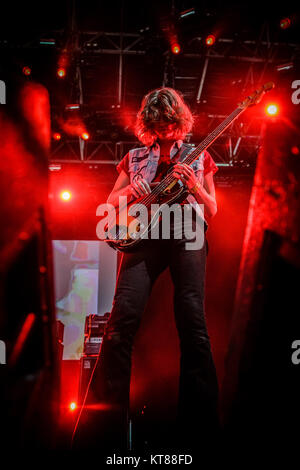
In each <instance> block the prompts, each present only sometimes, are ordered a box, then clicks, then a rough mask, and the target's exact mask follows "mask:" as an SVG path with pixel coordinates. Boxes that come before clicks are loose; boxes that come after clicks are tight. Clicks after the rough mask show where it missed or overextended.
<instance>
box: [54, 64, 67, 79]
mask: <svg viewBox="0 0 300 470" xmlns="http://www.w3.org/2000/svg"><path fill="white" fill-rule="evenodd" d="M56 74H57V76H58V77H59V78H64V77H65V76H66V69H65V68H63V67H60V68H59V69H57V72H56Z"/></svg>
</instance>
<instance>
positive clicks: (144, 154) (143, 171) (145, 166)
mask: <svg viewBox="0 0 300 470" xmlns="http://www.w3.org/2000/svg"><path fill="white" fill-rule="evenodd" d="M182 145H189V146H190V147H191V150H190V151H189V152H188V153H191V152H192V151H193V150H194V146H193V145H190V144H183V141H182V140H177V141H176V142H174V144H173V146H172V148H171V151H170V159H171V162H177V161H178V157H179V150H180V149H181V146H182ZM159 156H160V147H159V144H158V143H155V144H153V145H152V146H151V147H140V148H136V149H132V150H129V175H130V183H132V182H133V181H134V179H135V177H136V176H137V175H138V174H140V175H142V177H143V178H145V180H146V181H148V183H151V182H152V180H153V179H154V177H155V174H156V170H157V167H158V161H159ZM204 158H205V151H204V152H202V153H201V154H200V155H199V157H198V158H197V159H196V160H195V161H194V162H193V163H192V165H191V167H192V168H193V170H194V172H195V175H196V178H197V180H198V181H199V182H200V183H201V184H203V182H204ZM179 184H180V185H182V183H181V181H179ZM186 199H187V201H188V202H189V204H191V206H192V207H193V208H194V209H195V210H196V212H197V213H198V214H199V216H200V217H201V218H204V216H203V212H202V210H201V207H200V206H199V204H198V203H197V201H196V199H195V197H194V196H193V195H192V194H189V195H188V196H187V198H186Z"/></svg>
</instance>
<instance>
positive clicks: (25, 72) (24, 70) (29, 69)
mask: <svg viewBox="0 0 300 470" xmlns="http://www.w3.org/2000/svg"><path fill="white" fill-rule="evenodd" d="M22 72H23V74H24V75H26V76H28V75H31V68H30V67H23V70H22Z"/></svg>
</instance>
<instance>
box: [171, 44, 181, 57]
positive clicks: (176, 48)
mask: <svg viewBox="0 0 300 470" xmlns="http://www.w3.org/2000/svg"><path fill="white" fill-rule="evenodd" d="M171 50H172V52H173V54H179V52H180V45H179V44H178V43H177V42H175V43H174V44H172V47H171Z"/></svg>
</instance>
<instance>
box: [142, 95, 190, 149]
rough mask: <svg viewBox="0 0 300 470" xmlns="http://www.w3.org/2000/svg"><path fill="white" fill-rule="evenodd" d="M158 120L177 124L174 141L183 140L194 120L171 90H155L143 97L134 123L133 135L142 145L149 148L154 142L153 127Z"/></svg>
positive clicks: (181, 99)
mask: <svg viewBox="0 0 300 470" xmlns="http://www.w3.org/2000/svg"><path fill="white" fill-rule="evenodd" d="M160 120H164V121H165V122H167V123H170V124H172V123H176V124H177V126H176V128H175V130H174V139H175V140H178V139H182V140H183V139H184V138H185V136H186V134H187V133H188V132H190V130H191V129H192V127H193V123H194V118H193V116H192V113H191V111H190V109H189V108H188V106H187V105H186V104H185V102H184V101H183V98H182V97H181V95H180V93H179V92H178V91H176V90H174V89H173V88H167V87H163V88H156V89H155V90H152V91H150V92H149V93H148V94H147V95H146V96H144V98H143V101H142V104H141V107H140V110H139V112H138V114H137V119H136V123H135V135H136V136H137V138H138V139H139V140H140V141H141V142H142V143H143V144H144V145H147V146H150V145H152V144H153V143H154V142H155V141H156V139H157V135H156V134H155V132H154V125H155V123H156V122H157V121H160Z"/></svg>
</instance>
